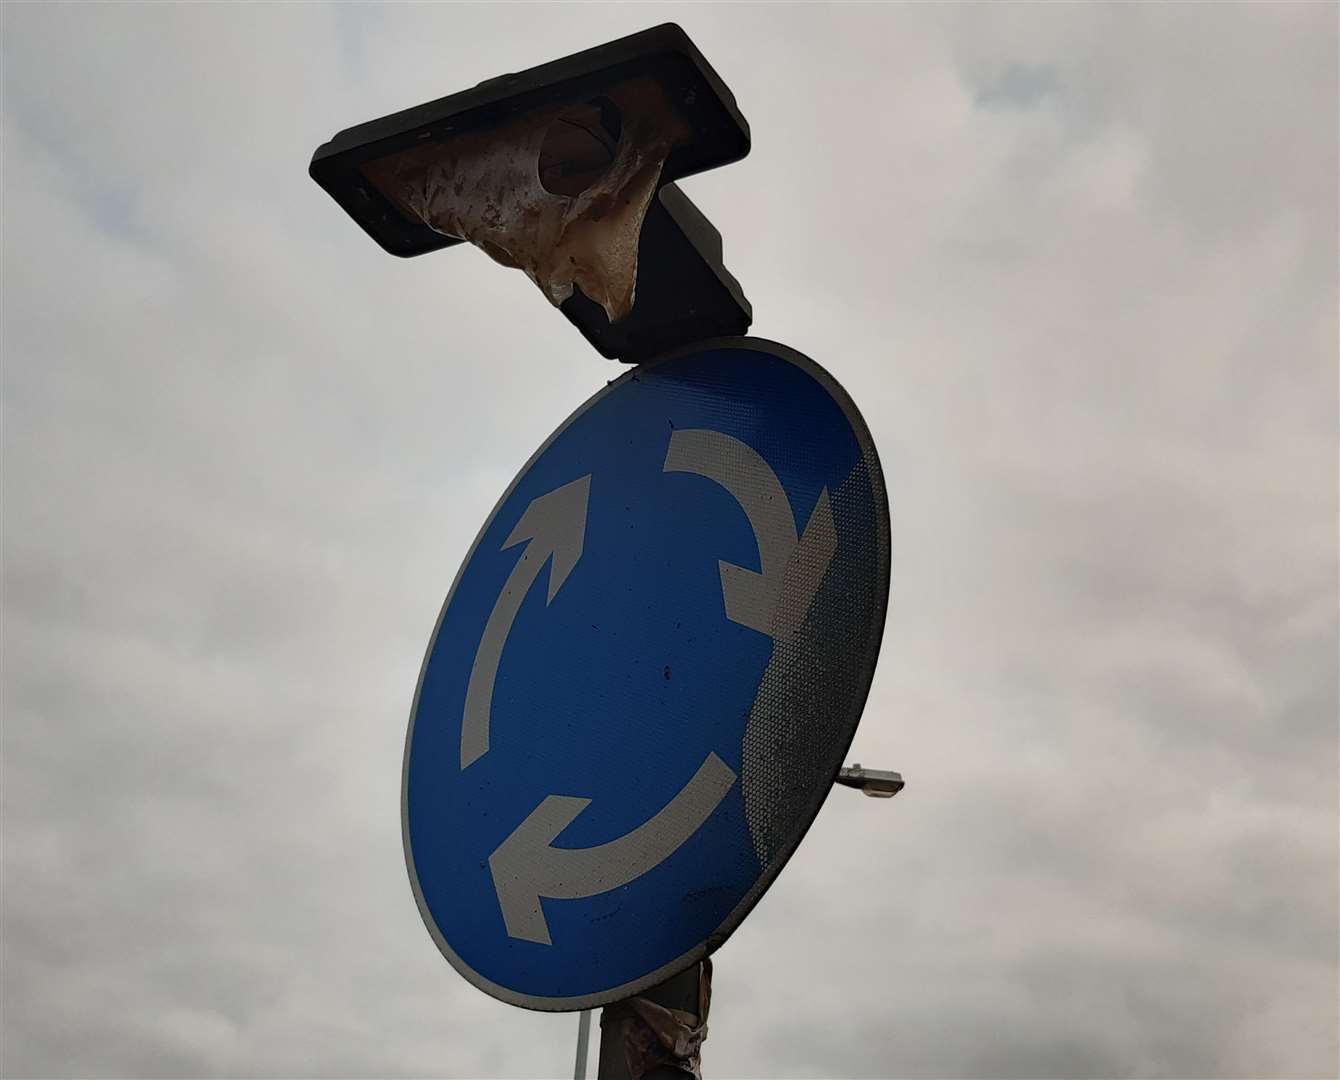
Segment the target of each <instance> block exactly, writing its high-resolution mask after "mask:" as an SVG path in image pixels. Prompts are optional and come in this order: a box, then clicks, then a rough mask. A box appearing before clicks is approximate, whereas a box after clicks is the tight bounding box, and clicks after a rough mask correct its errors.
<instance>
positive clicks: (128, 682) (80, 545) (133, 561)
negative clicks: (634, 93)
mask: <svg viewBox="0 0 1340 1080" xmlns="http://www.w3.org/2000/svg"><path fill="white" fill-rule="evenodd" d="M667 17H668V18H675V19H677V20H678V21H681V22H682V23H683V24H684V25H685V27H686V29H687V30H688V31H689V33H690V34H691V35H692V36H693V37H694V38H695V40H696V41H697V42H698V43H699V45H700V46H701V47H702V48H703V50H704V52H705V53H706V54H707V55H708V56H709V57H710V58H711V60H712V62H713V63H714V65H715V66H717V68H718V69H719V70H720V71H721V73H722V74H723V76H724V77H725V78H726V79H727V81H728V82H729V83H730V84H731V85H732V87H733V88H734V90H735V91H736V93H737V95H738V97H739V99H740V102H741V105H742V107H743V109H744V111H745V113H746V115H748V116H749V118H750V120H751V123H752V125H753V129H754V151H753V153H752V154H751V156H750V157H749V158H748V159H746V160H745V161H743V162H741V163H740V164H738V165H735V166H732V167H731V168H730V169H726V170H721V171H720V173H719V174H715V173H714V174H708V175H704V176H701V177H697V178H694V179H693V180H691V181H689V182H688V189H689V190H690V191H691V193H692V195H693V197H694V198H695V200H697V201H699V202H700V203H701V204H702V205H703V207H704V209H705V210H706V212H707V213H708V214H709V215H710V216H711V217H712V218H713V220H714V221H715V222H716V223H717V224H718V225H719V226H720V227H721V229H722V232H723V235H724V239H725V245H726V259H727V263H728V265H729V266H730V267H731V269H732V271H733V272H734V273H736V274H737V275H738V276H739V277H740V279H741V281H742V282H743V283H744V284H745V287H746V289H747V291H748V293H749V295H750V296H751V298H752V300H753V302H754V305H755V310H756V313H757V322H756V326H755V328H756V330H757V331H758V332H759V333H760V334H762V335H765V336H768V337H773V338H776V339H779V340H783V341H786V342H788V343H790V344H792V345H794V346H795V347H797V348H800V349H802V350H805V351H807V352H809V353H810V354H812V355H814V356H815V357H816V359H818V360H819V361H820V362H822V363H824V364H826V365H827V366H828V367H830V368H831V369H832V370H833V371H834V373H835V374H836V375H837V376H838V377H839V378H840V379H841V380H842V381H843V383H844V384H845V385H846V386H847V388H848V389H849V391H850V392H851V393H852V395H853V397H854V398H855V399H856V400H857V402H859V403H860V405H861V408H862V410H863V412H864V414H865V416H866V418H867V420H868V422H869V423H870V426H871V428H872V430H873V431H874V434H875V437H876V441H877V443H878V445H879V446H880V448H881V452H882V455H883V458H884V463H885V466H886V469H887V471H888V473H889V476H890V482H891V493H892V503H893V523H894V567H893V596H892V610H891V617H890V622H889V627H888V633H887V636H886V642H885V646H884V652H883V655H882V659H881V665H880V670H879V672H878V674H877V676H876V681H875V686H874V689H873V692H872V695H871V700H870V704H869V707H868V709H867V715H866V717H865V720H864V721H863V726H862V729H861V731H860V733H859V734H858V737H857V743H856V746H855V747H854V749H853V756H854V757H855V758H858V759H860V760H861V761H863V762H865V763H866V764H869V765H877V766H887V767H892V768H897V769H900V770H901V771H902V772H904V774H905V775H906V776H907V777H908V780H909V786H908V788H907V790H906V791H905V792H904V793H903V794H902V795H900V796H899V798H898V799H896V800H894V801H893V802H892V803H887V804H885V803H874V802H872V801H868V800H864V799H856V798H853V797H852V796H851V794H850V793H847V792H843V791H839V792H837V793H836V794H835V795H834V798H833V799H832V800H831V802H830V803H829V804H828V805H827V806H826V807H825V809H824V811H823V813H822V814H821V815H820V818H819V820H818V822H817V823H816V825H815V827H814V829H813V831H812V833H811V835H810V836H809V838H808V839H807V840H806V842H805V844H804V845H803V846H802V848H801V849H800V851H799V853H798V854H797V856H796V858H795V860H794V862H793V864H792V865H791V866H790V867H789V868H788V870H787V871H786V873H785V874H783V875H782V877H781V878H780V879H779V881H778V883H777V884H776V886H775V887H774V888H773V889H772V890H771V891H770V893H769V894H768V895H767V896H766V897H765V898H764V900H763V901H762V903H761V904H760V905H759V907H758V908H757V910H756V911H755V912H754V913H753V914H752V915H751V917H750V918H749V920H748V921H747V922H746V923H745V924H744V925H743V926H742V927H741V929H740V930H739V932H738V933H737V934H736V935H735V937H733V938H732V940H731V941H730V942H729V943H728V944H727V945H726V946H725V948H723V950H722V951H721V953H720V954H719V958H718V968H717V972H718V976H717V981H718V986H717V998H716V1012H715V1015H714V1019H713V1023H712V1035H711V1039H710V1040H709V1042H708V1044H707V1056H706V1061H707V1065H708V1068H709V1071H710V1072H711V1074H712V1075H717V1076H815V1075H829V1076H946V1077H950V1076H952V1077H968V1076H1057V1077H1061V1076H1077V1077H1078V1076H1095V1077H1096V1076H1116V1075H1132V1076H1193V1075H1194V1076H1224V1077H1230V1076H1243V1077H1246V1076H1258V1077H1259V1076H1319V1075H1335V1071H1336V1067H1337V1054H1338V1051H1337V1026H1336V1019H1335V1018H1336V1016H1337V1014H1340V1007H1338V1006H1340V1002H1338V1001H1337V966H1336V965H1337V960H1336V958H1337V950H1338V949H1340V939H1338V937H1337V913H1338V911H1340V882H1338V879H1337V856H1336V852H1337V848H1338V847H1340V825H1338V824H1337V823H1338V822H1340V805H1338V793H1337V788H1338V784H1337V772H1336V752H1337V730H1336V716H1337V712H1338V711H1340V692H1338V690H1337V672H1336V655H1337V588H1338V587H1340V586H1338V584H1337V559H1336V552H1337V520H1340V502H1338V496H1337V490H1338V489H1340V485H1337V483H1336V478H1337V477H1336V453H1337V426H1338V425H1337V404H1336V403H1337V374H1336V372H1337V365H1336V363H1335V360H1336V352H1335V342H1336V338H1337V326H1338V323H1337V304H1336V296H1337V291H1338V290H1337V276H1336V239H1335V238H1336V235H1337V200H1336V193H1335V184H1334V177H1335V175H1336V173H1337V171H1338V170H1337V167H1336V166H1337V151H1336V131H1337V122H1336V121H1337V114H1336V96H1335V86H1336V72H1337V52H1336V44H1335V43H1336V38H1337V35H1336V30H1337V13H1336V9H1335V8H1334V7H1331V6H1320V5H1319V6H1310V7H1309V6H1301V5H1256V6H1233V7H1229V6H1219V7H1195V6H1187V5H1183V6H1178V7H1164V8H1156V7H1138V8H1119V7H1107V8H1083V7H1065V8H1044V7H1023V6H1017V7H1013V6H1012V7H1007V8H1004V9H986V8H982V7H967V8H958V9H947V8H913V7H888V8H884V7H874V6H867V7H836V8H805V7H795V6H777V7H770V8H766V9H760V8H733V7H701V6H698V7H692V8H684V9H675V8H661V7H656V8H641V7H638V8H633V7H612V8H609V7H593V6H581V7H569V8H567V7H566V8H565V7H555V6H545V7H535V8H519V7H515V6H506V5H504V6H498V7H483V6H462V5H450V6H441V7H433V6H415V7H400V8H397V7H381V8H371V7H359V6H348V5H339V6H332V7H313V6H287V7H282V6H271V7H263V6H257V7H243V8H228V7H224V6H213V7H208V6H193V7H186V6H183V7H169V8H163V7H147V6H146V7H133V6H124V5H106V6H101V7H98V6H68V7H66V6H50V7H47V6H38V5H7V6H5V7H4V8H3V11H2V12H0V22H2V23H3V31H4V33H3V46H2V47H3V64H2V65H0V72H2V76H0V77H2V78H3V109H0V120H2V121H3V149H4V158H5V167H4V180H3V182H4V200H3V214H4V221H3V237H4V239H3V244H2V245H0V256H2V258H3V264H2V266H0V269H2V270H3V281H4V312H3V324H2V325H0V346H2V348H3V365H2V371H0V380H2V387H3V393H2V395H0V410H2V411H0V438H3V465H2V469H3V476H2V479H3V492H2V497H3V505H2V508H0V509H2V512H3V517H2V519H0V528H2V530H3V572H4V582H3V635H2V636H3V650H4V651H3V659H4V680H3V701H2V703H0V704H2V706H3V724H2V725H0V748H2V750H3V784H2V785H0V800H2V810H3V851H2V853H0V857H2V859H3V862H2V866H3V913H2V916H0V935H2V937H0V940H2V941H3V963H0V995H2V996H0V1013H2V1016H0V1024H2V1029H0V1071H3V1072H4V1074H5V1075H10V1076H16V1077H19V1076H75V1075H81V1076H83V1075H109V1076H207V1075H209V1076H213V1075H236V1076H368V1075H378V1076H383V1075H385V1076H392V1075H395V1076H399V1075H432V1076H440V1075H453V1076H484V1075H501V1076H540V1075H562V1074H563V1073H564V1071H565V1070H566V1068H567V1066H568V1063H569V1061H570V1054H571V1050H572V1041H573V1034H574V1030H573V1029H574V1028H575V1020H574V1018H572V1017H570V1016H543V1015H539V1014H531V1013H525V1012H520V1011H517V1010H513V1009H510V1008H508V1007H506V1006H503V1005H501V1004H498V1003H496V1002H494V1001H492V1000H490V999H488V998H486V997H484V996H482V995H480V994H479V993H478V992H477V991H474V990H473V989H472V988H470V987H468V986H467V985H466V984H465V983H464V982H463V980H461V979H460V978H459V977H458V976H456V975H455V973H454V972H453V971H452V970H451V969H450V968H449V967H448V966H447V965H446V964H445V963H443V962H442V961H441V958H440V957H439V956H438V954H437V952H436V950H435V949H434V947H433V946H432V943H431V941H430V940H429V938H428V936H427V934H426V933H425V932H424V930H423V928H422V925H421V923H420V921H419V917H418V914H417V912H416V911H415V907H414V903H413V900H412V898H411V896H410V893H409V889H408V886H407V883H406V881H405V871H404V866H403V860H402V856H401V852H400V837H399V821H398V785H399V777H400V754H401V749H402V743H403V738H404V726H405V721H406V718H407V713H408V708H409V699H410V696H411V694H412V692H413V687H414V680H415V675H416V673H417V670H418V665H419V661H420V659H421V655H422V649H423V647H424V644H425V643H426V641H427V637H428V634H429V632H430V631H431V628H432V625H433V620H434V619H435V617H436V614H437V609H438V606H439V604H440V603H441V599H442V596H443V594H444V593H445V591H446V589H447V587H448V585H449V583H450V581H451V578H452V576H453V574H454V573H455V570H456V567H457V565H458V563H459V560H460V559H461V558H462V557H463V555H464V553H465V551H466V549H467V547H468V545H469V543H470V541H471V539H472V538H473V536H474V533H475V530H476V529H477V527H478V525H479V523H480V521H482V520H483V518H484V516H485V515H486V514H487V512H488V510H489V508H490V507H491V506H492V504H493V502H494V500H495V499H496V497H497V495H498V493H499V492H500V491H501V490H502V489H503V487H505V485H506V484H507V482H508V481H509V480H510V479H511V476H512V474H513V472H514V470H515V469H516V468H517V467H518V466H519V465H520V463H521V462H523V461H524V460H525V459H526V458H527V457H528V456H529V454H530V452H531V451H532V450H533V448H534V447H535V445H537V444H538V443H539V442H540V440H541V439H542V438H543V437H544V436H545V435H546V434H547V433H548V432H549V431H550V430H552V428H553V427H554V426H555V425H556V424H557V423H558V422H559V421H561V420H562V419H563V418H564V416H566V415H567V413H568V412H569V411H570V410H571V408H572V407H574V406H575V405H576V404H578V403H579V402H580V401H581V400H583V399H584V398H585V397H586V396H587V395H589V394H590V393H591V392H593V391H594V390H595V389H597V388H598V387H599V386H600V385H602V384H603V381H604V380H606V379H608V378H611V377H612V376H613V375H614V374H616V370H615V367H614V366H612V365H609V364H607V363H605V362H603V361H601V360H600V359H599V358H598V357H596V356H594V354H592V353H591V352H590V350H589V349H587V348H586V346H585V345H584V344H583V343H582V342H581V341H580V339H579V338H578V337H577V335H575V334H573V333H572V332H571V330H570V328H569V327H568V325H567V323H566V322H565V321H564V320H563V319H562V317H561V316H560V315H558V314H557V313H556V312H553V311H551V310H549V309H547V308H546V307H545V306H544V305H543V303H542V302H541V301H540V300H539V299H538V298H537V297H536V296H535V295H534V289H533V286H532V285H531V284H530V283H529V282H527V281H525V280H524V278H523V277H522V276H521V275H519V274H515V273H510V272H508V271H504V270H502V269H501V268H499V267H496V266H494V265H493V264H491V263H490V262H489V261H488V260H486V259H484V258H483V257H482V256H479V255H478V253H476V252H472V251H454V252H450V253H444V254H441V255H435V256H432V257H429V258H426V259H422V260H411V261H409V262H401V261H398V260H393V259H389V258H387V257H384V256H382V254H381V253H380V252H379V251H377V250H376V249H375V247H373V246H372V245H371V244H370V243H369V242H368V241H367V239H366V237H364V236H363V235H362V234H361V233H360V232H359V230H357V229H356V228H354V227H353V226H352V225H351V224H350V223H349V222H348V221H347V220H346V219H344V217H343V215H342V214H341V213H340V212H339V210H338V208H336V207H334V206H333V204H331V203H330V202H329V200H328V199H326V198H325V197H324V196H323V195H322V194H321V192H320V191H319V190H317V189H316V188H315V186H314V185H312V184H311V182H310V181H309V180H308V179H307V177H306V174H305V166H306V161H307V157H308V155H309V153H310V151H311V150H312V148H313V147H314V146H315V145H316V144H317V143H318V142H319V141H322V140H324V139H326V138H328V137H329V136H330V135H331V134H332V133H333V132H334V131H335V130H336V129H338V128H340V127H343V126H345V125H347V124H350V123H354V122H357V121H359V120H363V119H367V118H370V117H372V116H375V115H380V114H382V113H384V112H388V111H391V110H393V109H396V108H400V107H404V106H406V105H409V104H413V103H415V102H418V101H424V100H428V99H430V98H433V97H436V96H439V95H441V94H442V93H445V92H449V91H451V90H454V89H458V88H461V87H464V86H468V85H472V84H473V83H475V82H477V81H479V80H480V79H483V78H487V77H489V76H492V75H496V74H498V73H500V72H503V71H509V70H517V69H518V68H520V67H523V66H526V65H527V64H529V63H532V62H535V63H538V62H540V61H543V60H546V59H549V58H551V57H553V56H557V55H561V54H564V53H566V52H570V51H575V50H577V49H579V48H582V47H584V46H586V45H590V44H593V43H596V42H599V41H603V40H607V39H609V38H612V37H614V36H616V35H618V34H620V33H624V32H629V31H632V30H635V29H638V28H640V27H642V26H645V25H651V24H653V23H655V22H657V21H660V20H661V19H662V18H667ZM983 95H985V97H984V96H983ZM993 95H994V96H993ZM1006 102H1008V103H1009V105H1010V107H1008V108H1004V107H998V106H999V105H1001V104H1005V103H1006ZM1025 106H1026V107H1025Z"/></svg>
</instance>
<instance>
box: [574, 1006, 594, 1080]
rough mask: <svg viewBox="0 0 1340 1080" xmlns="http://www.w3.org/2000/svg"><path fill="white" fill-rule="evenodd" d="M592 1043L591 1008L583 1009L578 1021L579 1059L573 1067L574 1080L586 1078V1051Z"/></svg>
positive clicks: (584, 1079)
mask: <svg viewBox="0 0 1340 1080" xmlns="http://www.w3.org/2000/svg"><path fill="white" fill-rule="evenodd" d="M590 1044H591V1010H590V1009H583V1010H582V1015H581V1018H580V1019H579V1020H578V1021H577V1061H576V1062H575V1064H574V1065H573V1067H572V1080H586V1051H587V1047H589V1046H590Z"/></svg>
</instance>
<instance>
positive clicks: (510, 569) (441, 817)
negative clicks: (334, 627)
mask: <svg viewBox="0 0 1340 1080" xmlns="http://www.w3.org/2000/svg"><path fill="white" fill-rule="evenodd" d="M888 578H889V520H888V504H887V497H886V494H885V489H884V482H883V476H882V473H881V471H880V467H879V460H878V456H877V455H876V453H875V449H874V445H873V443H872V441H871V438H870V434H869V431H868V430H867V429H866V426H865V424H864V422H863V421H862V419H861V417H860V414H859V413H858V412H857V410H856V408H855V406H854V405H853V403H852V402H851V399H850V398H849V397H848V396H847V395H846V393H845V392H844V391H843V390H842V389H841V387H839V386H838V385H837V383H836V382H835V381H834V380H833V379H832V378H831V377H830V376H829V375H828V374H827V373H826V372H825V371H824V370H823V369H822V368H820V367H819V366H818V365H817V364H815V363H814V362H813V361H811V360H809V359H808V358H806V357H804V356H802V355H800V354H799V353H797V352H795V351H794V350H791V349H789V348H787V347H785V346H781V345H776V344H773V343H771V342H765V341H761V340H758V339H751V338H727V339H720V340H717V341H710V342H705V343H703V344H700V345H695V346H693V347H691V348H688V349H685V350H683V351H680V352H678V353H673V354H671V355H669V356H666V357H664V358H662V359H658V360H654V361H651V362H649V363H646V364H643V365H640V366H639V367H637V368H635V369H633V370H632V371H630V372H628V373H627V374H625V375H624V376H623V377H622V378H620V379H618V380H616V381H615V382H613V383H611V384H610V385H608V386H607V387H605V388H604V389H602V390H601V391H600V392H599V393H598V394H596V395H595V396H594V397H592V398H591V399H590V400H589V401H587V402H586V404H584V405H583V406H582V407H581V408H580V409H578V410H577V412H576V413H574V414H573V416H572V417H570V418H569V419H568V420H567V421H566V422H565V423H564V424H563V425H562V426H561V427H560V428H559V429H558V430H557V431H556V432H555V433H554V434H553V435H552V436H551V437H550V438H549V440H548V441H547V442H545V444H544V445H543V446H542V447H541V448H540V449H539V451H537V452H536V454H535V455H534V457H532V459H531V460H530V462H528V463H527V465H526V466H525V467H524V468H523V469H522V470H521V473H520V474H519V475H518V476H517V478H516V479H515V480H514V481H513V483H512V485H511V486H510V487H509V488H508V490H507V492H506V493H505V494H504V495H503V497H502V499H501V500H500V501H499V503H498V505H497V507H496V508H495V509H494V511H493V513H492V515H491V516H490V517H489V520H488V521H487V522H486V523H485V525H484V527H483V529H482V530H481V531H480V533H479V536H478V537H477V538H476V540H475V543H474V546H473V547H472V548H471V550H470V553H469V555H468V556H467V558H466V560H465V563H464V565H463V566H462V567H461V569H460V572H459V573H458V575H457V578H456V581H455V583H454V584H453V586H452V588H451V590H450V593H449V594H448V596H447V599H446V602H445V604H444V605H443V608H442V612H441V615H440V616H439V619H438V623H437V627H436V629H435V630H434V633H433V636H432V639H431V641H430V643H429V646H428V650H427V654H426V655H425V657H424V662H423V668H422V671H421V673H420V677H419V685H418V688H417V691H416V694H415V699H414V706H413V710H412V712H411V716H410V724H409V733H408V736H407V739H406V747H405V762H404V774H403V785H402V828H403V837H404V845H405V857H406V863H407V866H408V869H409V874H410V879H411V882H412V884H413V888H414V895H415V898H416V900H417V902H418V906H419V910H420V912H421V914H422V916H423V918H424V921H425V923H426V924H427V926H428V929H429V931H430V932H431V934H432V936H433V938H434V940H435V941H436V942H437V945H438V947H439V949H441V951H442V953H443V954H444V955H445V956H446V958H447V959H448V960H449V961H450V962H451V963H452V964H453V965H454V966H455V967H456V968H457V969H458V970H459V971H460V972H461V974H463V975H464V976H465V977H466V978H467V979H469V980H470V981H471V982H472V983H474V984H475V985H476V986H478V987H480V988H481V989H483V990H485V991H486V992H488V993H490V994H492V995H493V996H495V997H498V998H500V999H502V1000H504V1001H508V1002H511V1003H513V1004H517V1005H523V1006H526V1007H529V1008H537V1009H584V1008H591V1007H593V1006H596V1005H602V1004H605V1003H608V1002H612V1001H616V1000H620V999H623V998H627V997H629V996H631V995H633V994H636V993H638V992H639V991H641V990H643V989H645V988H646V987H649V986H651V985H653V984H655V983H658V982H660V981H663V980H664V979H666V978H668V977H669V976H671V975H673V974H675V973H676V972H677V971H680V970H682V969H683V968H685V967H687V966H688V965H689V964H692V963H693V962H695V961H696V960H698V959H700V958H701V957H703V956H706V955H707V954H709V953H710V952H712V951H713V950H714V949H715V948H717V947H718V946H719V945H720V944H721V943H722V942H723V941H724V940H725V939H726V937H727V936H728V935H729V934H730V933H731V932H732V931H733V930H734V929H735V927H736V926H738V925H739V923H740V921H741V920H742V919H743V918H744V917H745V915H747V914H748V912H749V910H750V909H751V908H752V907H753V905H754V904H755V903H756V902H757V901H758V899H759V897H760V896H761V895H762V894H763V892H764V890H766V889H767V887H768V886H769V885H770V884H771V882H772V881H773V880H774V879H775V878H776V876H777V874H778V873H779V872H780V870H781V868H782V866H783V865H785V863H786V861H787V859H788V858H789V857H790V855H791V853H792V852H793V851H794V850H795V848H796V846H797V845H798V844H799V843H800V840H801V838H802V837H803V835H804V833H805V831H806V830H807V829H808V827H809V825H810V823H811V822H812V821H813V819H814V816H815V814H816V813H817V812H818V809H819V806H820V805H821V804H822V802H823V799H824V797H825V796H826V795H827V793H828V791H829V790H830V789H831V786H832V784H833V780H834V777H835V776H836V775H837V773H838V769H839V767H840V766H841V764H842V758H843V755H844V754H845V753H846V750H847V748H848V746H849V745H850V742H851V738H852V735H853V734H854V732H855V729H856V724H857V721H858V720H859V718H860V714H861V710H862V707H863V706H864V703H865V698H866V695H867V693H868V691H869V687H870V680H871V678H872V676H873V673H874V668H875V660H876V657H877V654H878V650H879V642H880V638H881V636H882V633H883V626H884V616H885V608H886V604H887V597H888Z"/></svg>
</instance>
